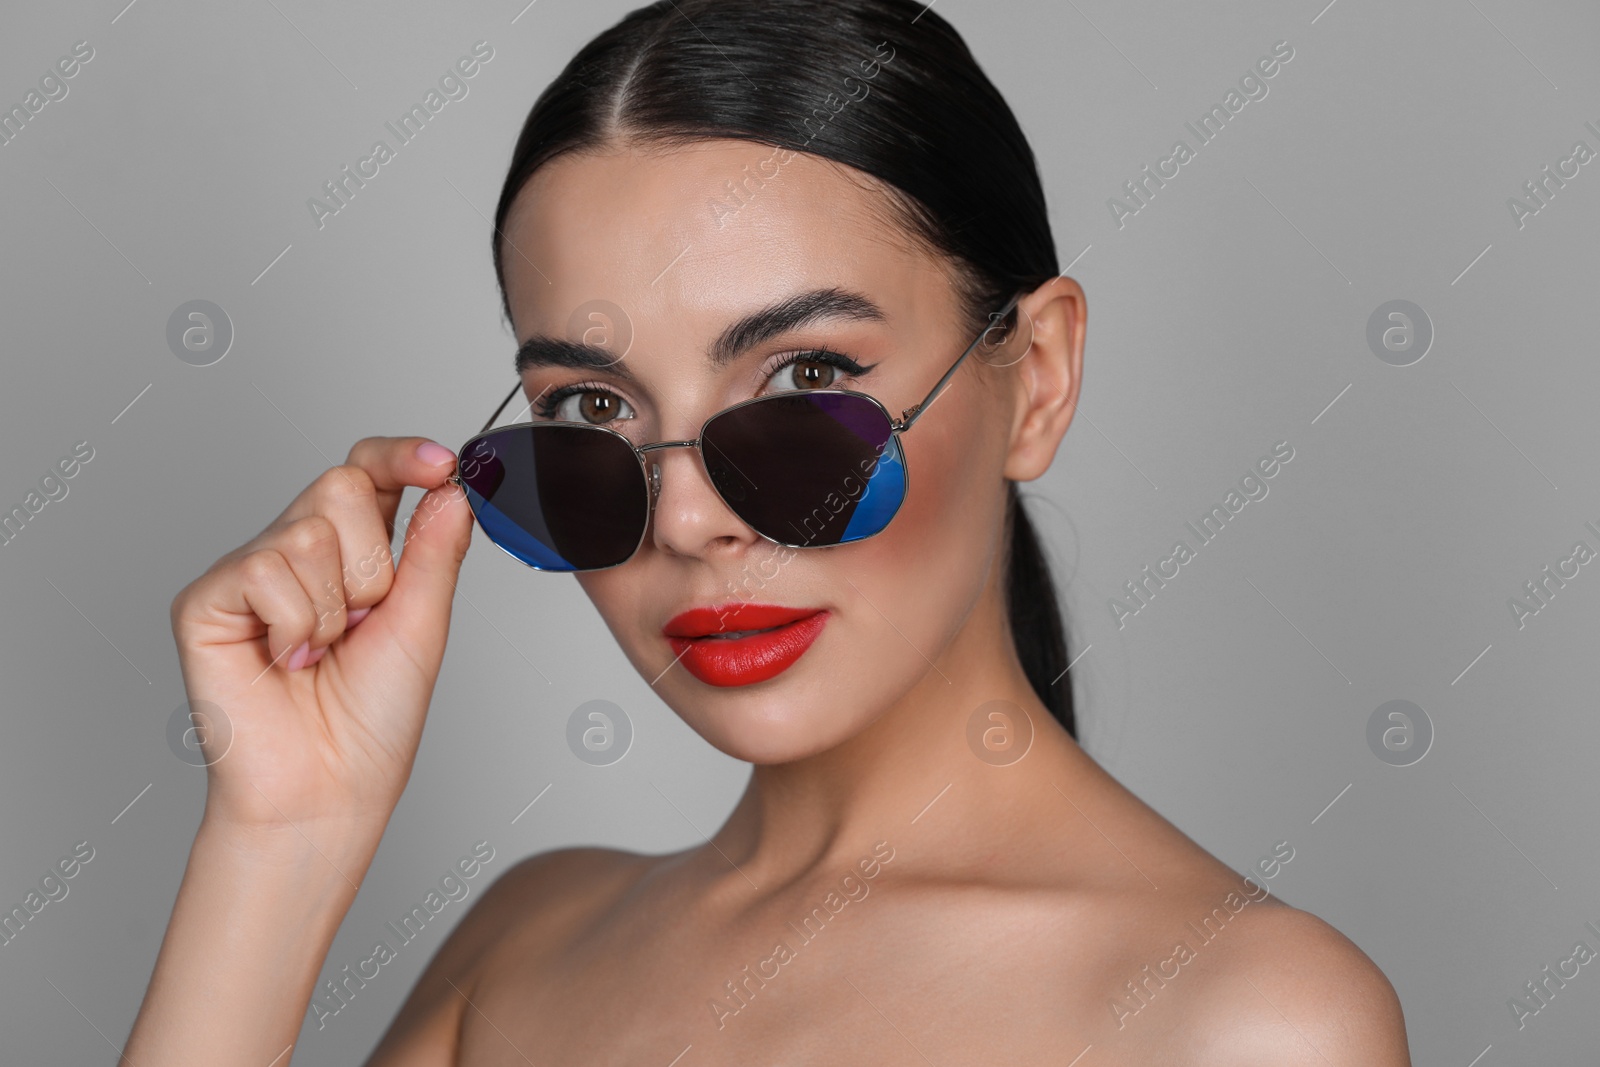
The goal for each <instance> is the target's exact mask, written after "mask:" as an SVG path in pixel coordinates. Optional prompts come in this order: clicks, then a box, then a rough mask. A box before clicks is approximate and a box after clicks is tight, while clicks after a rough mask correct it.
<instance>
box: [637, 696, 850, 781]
mask: <svg viewBox="0 0 1600 1067" xmlns="http://www.w3.org/2000/svg"><path fill="white" fill-rule="evenodd" d="M680 692H681V691H680ZM803 692H804V693H805V694H809V697H808V696H806V695H803ZM690 699H691V700H693V698H690ZM668 703H669V705H670V704H671V703H672V701H671V700H669V701H668ZM693 704H694V707H693V710H692V711H690V712H688V713H687V714H686V713H685V712H684V711H683V710H681V709H679V708H676V707H674V708H673V710H674V711H676V712H677V713H678V716H679V718H681V719H683V721H684V722H686V723H688V725H689V727H690V728H691V729H692V730H694V732H695V733H697V734H699V735H700V736H701V737H703V738H705V739H706V741H707V742H708V743H709V744H710V745H711V746H712V747H713V748H715V749H717V750H718V751H719V752H722V753H724V754H725V755H728V756H732V757H733V758H734V759H737V760H743V761H744V762H746V763H754V764H761V765H771V764H779V763H792V762H794V761H795V760H801V759H805V758H807V757H808V756H815V755H817V754H818V753H820V752H826V751H827V750H828V749H830V748H833V747H835V746H836V745H839V744H842V743H843V742H845V741H848V740H849V739H850V738H851V737H854V736H855V735H856V734H858V733H860V732H861V731H862V730H864V729H865V728H866V727H867V725H868V724H869V723H868V720H867V719H866V718H865V717H863V718H861V719H860V720H859V721H855V720H854V719H853V717H852V718H846V717H845V716H846V715H848V714H849V713H848V712H846V711H845V710H843V709H840V707H839V704H838V703H837V702H834V701H828V702H826V703H819V702H818V701H817V700H816V690H815V689H808V690H804V691H802V690H801V689H800V687H795V689H793V690H792V691H791V692H790V693H787V694H782V695H777V694H774V695H772V696H763V695H762V694H760V693H759V692H758V691H757V690H756V689H752V690H751V691H749V692H746V693H742V694H740V695H736V696H730V697H728V698H724V699H721V700H715V701H706V700H703V699H700V700H693ZM823 707H828V708H830V709H833V710H830V711H827V712H823V711H822V710H821V709H822V708H823Z"/></svg>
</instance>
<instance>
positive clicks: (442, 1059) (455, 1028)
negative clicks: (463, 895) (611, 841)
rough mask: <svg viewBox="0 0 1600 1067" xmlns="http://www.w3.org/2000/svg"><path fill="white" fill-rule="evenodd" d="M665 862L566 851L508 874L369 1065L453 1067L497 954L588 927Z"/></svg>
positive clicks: (414, 994)
mask: <svg viewBox="0 0 1600 1067" xmlns="http://www.w3.org/2000/svg"><path fill="white" fill-rule="evenodd" d="M658 859H660V857H656V856H644V855H640V854H637V853H633V852H622V851H618V850H615V849H605V848H565V849H556V850H554V851H551V852H542V853H539V854H537V855H534V856H529V857H527V858H526V859H523V860H521V861H519V862H517V863H515V864H513V865H512V866H510V867H508V868H507V869H506V870H504V871H502V872H501V873H500V875H499V877H497V878H495V880H494V881H493V882H491V883H490V884H489V886H488V888H486V889H485V890H484V891H483V892H482V893H481V894H480V895H479V897H478V899H477V901H476V902H475V903H474V904H473V905H472V907H471V908H469V909H468V911H467V913H466V914H465V915H464V916H462V918H461V921H460V922H458V923H457V924H456V925H455V928H454V929H452V930H451V931H450V934H449V936H448V937H446V939H445V941H444V944H442V945H440V946H439V949H438V951H437V952H435V953H434V955H433V958H432V959H431V960H429V961H428V965H427V967H426V968H425V969H424V970H423V972H422V975H421V976H420V977H419V978H418V979H417V984H416V985H415V986H414V987H413V988H412V990H411V993H410V995H409V996H407V998H406V1000H405V1003H404V1004H402V1005H401V1007H400V1010H399V1011H398V1012H396V1013H395V1017H394V1021H393V1022H392V1023H391V1024H390V1027H389V1030H388V1031H387V1032H386V1033H385V1034H384V1036H383V1040H382V1041H380V1042H379V1044H378V1045H377V1047H376V1048H374V1049H373V1051H372V1055H371V1056H370V1057H369V1058H368V1059H367V1061H366V1067H452V1065H453V1064H454V1063H455V1052H456V1040H457V1037H458V1035H459V1033H460V1028H461V1018H462V1013H463V1009H464V1008H465V1006H466V1004H467V1003H468V1002H469V1000H471V999H472V997H473V994H474V992H475V990H476V988H477V985H478V981H479V978H480V977H481V975H482V973H483V970H484V965H485V963H486V962H487V961H488V960H489V959H490V957H491V956H492V955H493V954H494V953H495V951H496V950H497V949H499V948H501V947H502V946H504V945H506V944H507V943H510V942H513V941H515V942H517V943H520V944H524V945H526V944H537V943H538V942H539V941H540V940H541V939H543V938H546V937H548V936H550V933H551V931H555V930H561V929H572V928H574V927H575V926H581V925H582V923H583V921H584V919H585V917H586V913H587V914H593V913H594V912H595V911H597V910H599V909H602V908H604V907H607V906H608V905H609V904H610V903H611V902H612V901H614V900H615V899H616V897H617V896H618V895H619V894H620V893H621V892H623V891H624V890H625V889H626V887H627V886H628V885H630V884H632V882H633V880H634V879H636V878H637V877H639V876H640V875H641V874H643V873H644V871H645V870H647V869H648V867H649V865H650V864H651V863H652V861H655V860H658Z"/></svg>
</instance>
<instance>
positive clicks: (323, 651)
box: [305, 645, 328, 667]
mask: <svg viewBox="0 0 1600 1067" xmlns="http://www.w3.org/2000/svg"><path fill="white" fill-rule="evenodd" d="M327 654H328V646H327V645H323V646H322V647H321V648H319V649H317V650H316V651H315V652H313V653H311V655H309V656H307V657H306V662H305V665H306V666H307V667H309V666H311V665H312V664H313V663H315V662H317V660H319V659H321V658H322V657H323V656H326V655H327Z"/></svg>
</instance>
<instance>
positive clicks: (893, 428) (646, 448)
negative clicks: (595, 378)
mask: <svg viewBox="0 0 1600 1067" xmlns="http://www.w3.org/2000/svg"><path fill="white" fill-rule="evenodd" d="M1022 296H1023V294H1022V293H1021V292H1019V293H1017V294H1016V295H1014V296H1012V298H1011V299H1010V300H1008V301H1006V304H1005V306H1004V307H1002V308H1001V309H1000V310H999V311H996V312H994V313H993V314H992V315H990V316H989V318H990V320H991V324H990V325H989V326H986V327H984V329H983V332H981V333H979V334H978V336H977V337H975V338H973V341H972V343H971V344H969V345H968V346H967V347H966V350H965V351H963V352H962V353H961V355H959V356H957V357H956V361H955V362H954V363H952V364H950V367H949V369H947V370H946V371H945V372H944V374H942V375H941V376H940V377H939V380H938V381H937V382H935V383H934V384H933V388H932V389H929V390H928V393H927V395H926V396H924V397H923V398H922V399H921V400H920V401H918V402H917V403H915V404H913V405H911V406H910V407H908V408H906V409H905V410H904V411H902V412H901V413H900V417H899V418H898V419H896V418H894V417H893V416H891V415H890V414H889V409H888V408H886V407H884V405H883V402H882V401H880V400H879V399H878V398H877V397H875V396H872V395H871V394H869V393H863V392H859V391H857V390H855V389H815V390H806V395H807V396H813V395H817V394H833V395H839V396H856V397H860V398H862V399H863V400H866V401H869V402H870V403H871V404H872V405H873V406H874V407H876V408H877V409H878V410H879V411H881V412H883V417H884V419H885V420H887V421H888V423H889V436H890V439H892V440H894V441H895V444H896V447H897V448H898V447H899V440H898V439H899V436H900V435H901V434H903V433H905V432H906V431H907V430H909V429H911V427H912V426H914V425H915V424H916V421H917V420H918V419H919V418H921V417H922V415H923V413H924V412H925V411H927V410H928V408H930V407H931V406H933V402H934V401H935V400H936V399H938V396H939V393H940V390H942V389H943V388H944V387H945V384H946V383H947V382H949V381H950V378H951V376H952V375H954V374H955V372H956V370H957V368H959V367H960V366H961V364H962V363H964V362H966V359H967V357H968V356H970V355H971V354H972V353H973V352H974V351H975V350H976V349H977V347H978V346H979V345H980V344H982V343H983V339H984V338H985V337H987V336H988V335H989V331H990V330H992V329H994V328H995V327H996V326H997V325H998V324H999V323H1000V322H1001V321H1003V320H1004V319H1005V317H1006V316H1007V315H1009V314H1011V311H1012V309H1013V308H1015V307H1016V306H1017V303H1018V302H1019V301H1020V300H1021V299H1022ZM1002 343H1003V342H1002ZM521 388H522V382H521V381H520V380H519V381H518V382H517V384H516V385H514V386H512V388H511V391H510V392H509V393H507V394H506V398H505V399H504V400H502V401H500V406H499V407H497V408H495V409H494V414H493V415H490V416H489V421H488V422H486V423H484V424H483V429H481V430H479V431H478V432H477V433H476V434H474V435H473V436H472V437H471V438H470V439H468V441H467V442H466V444H464V445H462V446H461V450H460V451H459V452H458V453H457V454H456V460H457V469H456V471H454V472H452V473H451V475H450V477H449V478H448V479H447V481H448V482H449V484H451V485H454V486H457V487H458V488H460V489H462V490H463V491H465V489H466V487H465V486H464V485H463V484H462V481H461V474H460V466H461V464H462V463H463V462H465V457H466V454H467V450H468V449H469V448H471V447H472V446H473V444H475V443H476V442H478V441H480V440H482V439H483V438H485V437H487V436H488V435H489V434H490V433H491V432H493V433H503V432H505V431H506V430H516V429H521V428H522V427H525V426H526V427H539V426H574V427H577V428H579V429H584V430H599V431H601V432H602V433H609V434H613V435H615V436H616V437H617V438H618V439H619V440H620V441H622V443H623V444H625V445H627V446H628V448H629V450H631V451H632V452H633V455H634V458H635V459H636V460H638V462H639V474H640V476H641V477H642V478H644V480H645V486H646V489H647V490H648V492H649V494H650V500H649V503H648V504H647V505H646V511H645V523H644V527H643V528H642V529H641V530H640V531H639V540H638V542H636V543H635V544H634V546H633V550H632V551H631V552H629V553H628V554H627V556H625V557H624V558H623V559H621V560H619V561H618V562H616V563H611V564H607V565H606V566H604V567H573V568H570V569H567V570H557V569H555V568H552V567H536V566H534V565H533V564H531V563H529V562H528V561H527V560H525V559H523V558H522V557H520V556H518V555H516V554H515V553H513V552H511V551H510V550H509V549H507V548H506V547H505V546H503V545H501V544H500V543H499V542H498V541H496V540H495V539H494V536H493V535H492V534H490V533H489V531H488V530H487V529H485V528H484V526H483V523H482V521H481V520H479V518H478V512H477V509H476V508H474V509H473V511H472V520H473V522H475V523H477V524H478V528H479V529H481V530H483V532H484V535H485V536H487V537H488V538H489V540H490V542H491V543H493V544H494V546H495V547H496V548H498V549H500V551H502V552H504V553H505V554H506V555H508V556H510V557H511V558H512V559H514V560H516V561H517V562H518V563H521V564H522V565H523V566H525V567H528V568H529V569H531V570H536V571H551V572H552V573H556V574H574V573H587V572H590V571H604V570H610V569H611V568H612V567H620V566H622V564H624V563H626V562H628V560H630V559H632V558H633V557H634V556H636V555H638V553H639V546H640V545H642V544H644V539H645V535H646V534H648V533H649V532H650V523H651V521H652V520H653V519H654V518H655V506H656V498H657V497H658V496H660V494H661V466H660V464H657V463H651V464H650V470H648V471H647V470H646V469H645V454H646V453H647V452H656V451H659V450H661V449H664V448H693V449H694V450H695V452H696V453H698V454H699V456H700V466H701V467H702V468H703V469H704V470H705V471H706V477H707V480H709V481H711V488H712V489H713V490H714V491H715V492H716V494H717V496H718V498H719V499H721V500H722V503H723V505H724V506H725V507H727V508H728V510H729V511H732V512H733V514H734V516H735V517H737V518H738V519H739V521H740V522H745V520H744V518H743V517H742V516H740V515H739V512H738V509H737V508H735V507H734V505H733V503H732V502H731V501H729V500H728V498H727V497H725V496H723V495H722V490H720V489H718V488H717V486H716V482H715V481H714V480H711V469H710V468H709V467H708V466H706V456H705V450H704V449H703V448H702V447H701V443H702V442H703V441H704V440H705V429H706V427H707V426H709V425H711V423H712V422H714V421H715V420H717V419H719V418H721V417H722V416H723V415H726V414H727V413H728V412H730V411H734V410H736V409H738V408H742V407H745V406H747V405H750V404H759V403H761V402H762V401H764V400H772V399H774V398H775V397H779V396H783V395H785V394H783V393H776V394H769V395H767V396H753V397H751V398H750V399H749V400H741V401H739V402H738V403H737V404H730V405H728V406H727V407H725V408H723V409H722V410H721V411H718V412H716V413H714V414H712V415H711V416H709V417H708V418H707V419H706V420H705V421H704V422H702V423H701V424H700V435H699V436H698V437H696V438H694V439H693V440H689V441H653V442H651V443H650V444H645V445H636V444H634V443H633V442H632V441H630V440H629V439H628V437H627V436H626V435H625V434H623V433H621V432H620V431H618V430H614V429H612V428H611V427H609V426H603V425H600V424H597V423H581V422H556V421H554V420H549V419H540V420H537V421H530V422H514V423H511V424H510V425H508V426H501V427H499V428H498V429H496V430H493V431H491V430H490V429H489V427H491V426H493V425H494V420H495V419H498V418H499V417H500V413H501V412H502V411H504V410H505V409H506V405H507V404H509V403H511V399H512V397H514V396H516V395H517V393H518V391H519V390H521ZM885 447H887V446H885ZM899 452H900V455H901V457H902V458H901V466H902V467H903V468H904V470H905V473H904V475H903V477H904V480H905V492H904V493H902V494H901V497H900V503H897V504H896V505H895V509H894V511H893V512H892V513H891V514H890V515H889V517H888V519H886V520H885V521H884V524H883V525H882V526H881V527H879V528H878V529H877V530H874V531H873V532H872V533H870V534H866V535H865V536H862V537H857V538H854V539H853V540H851V541H845V542H840V543H841V544H854V543H855V541H865V540H866V539H867V538H869V537H876V536H878V534H880V533H882V532H883V531H884V530H886V529H888V528H889V523H891V522H893V521H894V517H895V515H898V514H899V513H900V507H901V505H903V504H904V503H905V494H906V493H909V492H910V489H911V469H910V465H909V464H907V463H906V462H905V459H904V456H905V450H904V449H903V448H900V449H899ZM729 462H730V463H732V460H729ZM735 469H737V465H735ZM745 524H746V525H749V523H745ZM750 528H751V529H752V530H755V532H756V534H757V535H758V536H760V537H761V538H763V539H764V540H767V541H771V542H772V543H773V544H775V545H779V546H780V547H783V548H832V547H834V546H833V545H806V544H791V543H789V542H787V541H780V540H778V539H777V538H776V537H771V536H769V535H767V534H764V533H762V532H761V531H760V530H756V529H755V527H754V526H751V527H750Z"/></svg>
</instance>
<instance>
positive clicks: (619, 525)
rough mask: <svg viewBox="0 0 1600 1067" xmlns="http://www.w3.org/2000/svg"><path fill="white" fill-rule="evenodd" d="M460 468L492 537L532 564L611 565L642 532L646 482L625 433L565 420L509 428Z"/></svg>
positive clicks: (473, 449)
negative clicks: (562, 421) (565, 422)
mask: <svg viewBox="0 0 1600 1067" xmlns="http://www.w3.org/2000/svg"><path fill="white" fill-rule="evenodd" d="M458 473H459V475H460V477H461V484H462V486H463V487H464V488H465V489H466V493H467V500H468V502H469V503H470V504H471V505H472V511H473V514H475V515H476V516H477V518H478V523H479V525H481V526H482V527H483V529H484V532H485V533H487V534H488V535H489V538H490V540H492V541H494V543H495V544H497V545H499V546H500V547H501V548H503V549H505V550H506V551H507V552H509V553H510V554H511V555H513V556H515V557H517V558H518V559H520V560H521V561H522V562H524V563H526V564H528V565H529V566H530V567H535V568H538V569H539V570H549V571H577V570H592V569H596V568H600V567H612V566H615V565H617V564H619V563H622V562H623V561H624V560H626V559H627V558H628V557H629V556H631V555H633V551H634V549H635V548H637V547H638V545H639V541H640V539H641V538H642V537H643V536H644V530H645V526H646V523H647V522H648V518H649V505H650V499H649V488H648V486H647V485H646V484H645V479H644V471H643V470H642V469H641V468H640V466H639V460H638V457H637V456H636V455H635V453H634V451H633V448H632V446H631V445H629V443H628V442H627V440H626V439H624V438H623V437H622V436H621V435H620V434H615V433H612V432H610V431H608V430H602V429H599V428H597V427H592V426H579V425H573V424H563V423H542V424H537V425H533V426H512V427H508V428H506V429H504V430H496V431H492V432H490V433H487V434H484V435H483V436H482V437H479V438H477V439H476V440H475V441H473V442H472V443H470V444H469V445H468V446H467V447H466V448H465V449H463V450H462V454H461V459H460V463H459V464H458Z"/></svg>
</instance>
